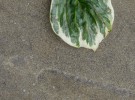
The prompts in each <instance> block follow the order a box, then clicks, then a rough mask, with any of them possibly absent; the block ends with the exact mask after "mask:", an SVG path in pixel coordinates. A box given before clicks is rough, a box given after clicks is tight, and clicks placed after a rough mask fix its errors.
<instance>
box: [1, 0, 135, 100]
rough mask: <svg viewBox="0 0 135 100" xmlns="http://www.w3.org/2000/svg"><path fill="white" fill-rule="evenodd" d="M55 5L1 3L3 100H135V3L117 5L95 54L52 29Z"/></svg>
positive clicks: (23, 0) (124, 0)
mask: <svg viewBox="0 0 135 100" xmlns="http://www.w3.org/2000/svg"><path fill="white" fill-rule="evenodd" d="M50 2H51V1H50V0H0V100H135V99H134V98H135V0H112V3H113V6H114V10H115V22H114V27H113V31H112V32H111V33H110V35H108V37H107V38H106V39H105V40H104V41H103V42H102V43H101V44H100V47H99V49H98V50H97V51H96V53H94V52H93V51H92V50H88V49H83V48H81V49H76V48H73V47H70V46H68V45H67V44H66V43H64V42H63V41H62V40H61V39H60V38H59V37H57V36H56V35H55V34H54V32H53V31H52V29H51V25H50V23H49V8H50Z"/></svg>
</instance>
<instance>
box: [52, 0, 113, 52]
mask: <svg viewBox="0 0 135 100" xmlns="http://www.w3.org/2000/svg"><path fill="white" fill-rule="evenodd" d="M113 21H114V10H113V7H112V4H111V0H52V2H51V9H50V22H51V25H52V28H53V30H54V32H55V33H56V34H57V35H58V36H59V37H61V39H62V40H64V41H65V42H66V43H68V44H69V45H71V46H74V47H77V48H79V47H85V48H89V49H93V50H94V51H95V50H96V49H97V48H98V46H99V43H100V42H101V41H102V40H103V39H104V38H105V36H107V34H108V32H109V31H111V30H112V24H113Z"/></svg>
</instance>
